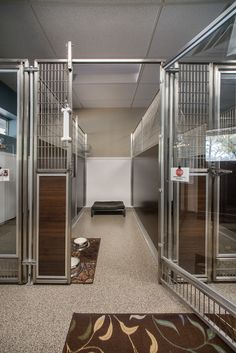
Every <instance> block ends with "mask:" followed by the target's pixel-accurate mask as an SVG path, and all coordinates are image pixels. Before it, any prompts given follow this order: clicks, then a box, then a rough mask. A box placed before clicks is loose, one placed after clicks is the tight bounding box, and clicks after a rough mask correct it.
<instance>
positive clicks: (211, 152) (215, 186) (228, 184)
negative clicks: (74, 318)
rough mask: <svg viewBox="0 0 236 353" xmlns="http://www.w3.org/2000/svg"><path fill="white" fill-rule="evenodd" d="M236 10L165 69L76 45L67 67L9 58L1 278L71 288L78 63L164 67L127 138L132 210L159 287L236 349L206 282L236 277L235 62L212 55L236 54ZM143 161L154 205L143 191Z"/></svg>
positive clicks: (79, 201)
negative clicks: (7, 210)
mask: <svg viewBox="0 0 236 353" xmlns="http://www.w3.org/2000/svg"><path fill="white" fill-rule="evenodd" d="M235 13H236V5H235V4H233V5H232V6H231V7H229V8H228V9H227V10H226V11H225V12H224V13H223V14H222V15H221V16H219V17H218V18H217V19H216V20H215V21H214V22H213V23H212V24H211V25H210V26H209V27H208V28H206V29H205V30H204V31H203V32H201V33H200V35H198V36H197V37H196V38H194V39H193V41H191V42H190V43H189V44H188V45H187V46H186V47H185V48H184V49H183V51H182V52H181V53H179V54H178V55H177V56H176V57H175V58H174V59H173V60H171V61H169V62H167V63H162V62H161V60H158V59H72V52H71V43H70V42H69V43H68V58H67V59H63V60H36V61H35V62H34V65H33V66H30V65H29V62H28V61H27V60H6V59H5V60H1V62H0V74H1V73H2V74H8V73H14V74H15V75H16V82H17V97H16V100H17V113H16V115H17V135H16V136H17V141H16V151H14V153H11V154H12V155H13V156H10V157H11V158H13V157H14V158H13V159H14V161H15V170H16V177H15V180H14V193H15V200H16V202H15V204H16V212H15V215H14V217H13V218H14V219H15V228H14V229H15V231H14V237H13V243H14V244H15V245H14V247H13V250H12V251H9V252H8V251H7V250H6V251H3V252H2V251H1V254H0V281H1V282H15V283H65V284H66V283H70V279H71V276H70V257H71V255H70V247H71V227H72V223H73V222H75V221H76V220H77V218H78V216H79V212H80V210H81V209H82V208H83V207H84V206H85V168H86V167H85V164H86V160H85V159H86V151H87V136H86V133H84V132H83V131H82V130H81V128H80V127H79V125H78V118H77V117H76V116H74V115H73V105H72V78H73V76H72V75H73V64H89V63H90V64H94V63H96V64H104V63H119V64H122V63H126V64H127V63H130V64H131V63H139V64H158V65H161V70H160V77H161V79H160V91H159V93H158V94H157V96H156V97H155V98H154V100H153V102H152V104H151V106H150V107H149V108H148V110H147V112H146V114H145V115H144V117H143V119H142V120H141V122H140V124H139V125H138V127H137V128H136V130H135V131H134V133H133V134H132V138H131V150H132V160H133V163H132V201H133V206H134V209H135V211H136V213H137V215H138V217H139V218H140V220H141V222H142V223H143V225H144V228H146V229H147V226H146V225H147V222H146V218H145V212H146V211H145V209H146V210H148V212H149V213H151V214H152V217H153V220H155V224H154V226H153V227H154V228H155V230H154V231H153V227H152V229H150V230H147V232H148V234H149V236H150V238H151V241H152V243H153V244H154V247H156V249H158V256H159V281H160V282H161V283H162V284H163V285H165V286H166V287H168V288H169V289H171V290H172V291H173V292H175V293H176V294H177V295H178V296H179V297H181V298H182V299H183V300H184V301H185V302H186V303H187V304H188V305H190V307H191V308H192V309H193V310H194V311H195V312H196V313H197V314H198V315H199V316H201V317H202V318H203V319H204V320H205V321H206V322H207V323H208V324H209V325H211V326H212V327H213V328H214V329H216V330H217V332H218V333H219V334H220V335H221V337H222V338H223V339H225V340H226V341H227V342H228V343H229V344H230V345H231V346H232V347H234V348H235V327H234V320H235V306H234V305H233V304H231V303H230V302H228V301H227V300H225V299H224V298H223V297H222V296H220V295H219V294H217V293H216V292H214V291H213V290H212V289H210V288H209V287H208V286H207V285H206V284H204V281H214V282H217V281H235V280H236V247H235V243H236V242H235V232H236V228H235V218H236V211H235V210H236V200H235V192H234V191H235V189H233V188H235V173H236V169H235V166H236V157H235V153H236V149H235V136H236V113H235V112H236V110H235V106H236V101H235V87H236V62H235V61H233V60H229V58H228V57H227V55H224V56H223V57H219V59H218V57H217V55H218V51H217V50H216V51H214V50H213V49H219V48H220V49H221V50H222V51H224V50H225V47H224V46H223V47H222V43H224V40H223V39H225V38H226V37H225V36H227V39H228V41H229V43H230V44H229V46H231V47H230V53H231V54H230V55H235V53H236V51H234V50H235V45H234V46H233V45H231V41H230V38H231V37H233V36H234V40H235V33H236V30H235ZM229 29H230V30H229ZM229 35H231V37H230V38H228V36H229ZM229 46H228V47H227V48H228V49H229ZM204 50H205V54H209V60H207V59H206V58H204V60H203V59H202V58H201V56H200V54H201V53H202V52H203V51H204ZM216 53H217V55H216ZM211 55H212V56H211ZM212 58H214V59H212ZM230 58H232V56H230ZM0 137H1V136H0ZM1 141H2V140H1ZM1 141H0V148H1V149H2V148H4V146H5V145H6V144H5V143H4V141H3V142H1ZM0 153H1V150H0ZM10 157H9V158H10ZM1 163H2V165H1V167H4V168H6V169H7V164H6V165H4V160H3V161H2V160H1ZM143 163H144V164H145V165H147V166H148V168H146V170H145V171H146V172H147V171H148V172H149V176H148V178H149V180H151V182H150V186H151V188H152V189H151V192H150V189H149V190H148V191H147V192H148V193H149V195H151V196H150V198H149V199H147V200H142V195H141V196H140V195H138V194H137V193H138V190H139V189H140V187H139V183H138V181H139V180H140V179H139V178H137V175H139V173H140V170H142V171H143V170H144V168H142V165H143ZM140 166H141V168H140ZM179 173H180V174H179ZM146 177H147V175H143V176H142V178H146ZM1 183H2V185H3V182H1ZM78 186H79V187H78ZM78 189H79V190H80V191H79V192H77V193H76V190H78ZM0 190H1V191H2V189H0ZM4 190H5V189H4ZM152 190H153V192H152ZM4 192H5V194H4V195H7V190H5V191H4ZM143 201H144V202H143ZM145 201H146V203H145ZM143 211H144V212H143ZM152 231H153V232H152ZM200 280H201V281H200ZM212 314H214V315H212Z"/></svg>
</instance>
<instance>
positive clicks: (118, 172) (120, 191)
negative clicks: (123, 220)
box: [86, 157, 131, 207]
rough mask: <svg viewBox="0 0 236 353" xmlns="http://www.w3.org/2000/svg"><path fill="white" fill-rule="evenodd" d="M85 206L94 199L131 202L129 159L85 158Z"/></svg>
mask: <svg viewBox="0 0 236 353" xmlns="http://www.w3.org/2000/svg"><path fill="white" fill-rule="evenodd" d="M86 187H87V190H86V192H87V204H86V206H87V207H91V206H92V205H93V203H94V202H95V201H123V202H124V204H125V206H126V207H129V206H130V204H131V159H130V158H128V157H127V158H125V157H117V158H115V157H104V158H101V157H100V158H99V157H94V158H87V186H86Z"/></svg>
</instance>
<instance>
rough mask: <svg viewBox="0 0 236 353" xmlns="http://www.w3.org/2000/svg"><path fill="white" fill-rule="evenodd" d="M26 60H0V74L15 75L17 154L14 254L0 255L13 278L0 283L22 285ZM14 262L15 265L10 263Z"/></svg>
mask: <svg viewBox="0 0 236 353" xmlns="http://www.w3.org/2000/svg"><path fill="white" fill-rule="evenodd" d="M27 65H28V61H27V60H21V59H16V60H13V59H2V60H1V61H0V72H4V73H14V72H15V73H16V75H17V131H16V135H17V152H16V253H15V254H2V255H0V259H2V260H1V266H0V267H2V266H3V268H4V263H5V264H6V268H7V271H8V269H9V271H10V272H12V273H14V274H15V275H14V276H11V275H10V272H9V271H8V272H9V276H1V269H0V283H1V282H4V283H5V282H8V283H19V284H20V283H22V282H23V281H24V270H23V268H22V259H23V257H24V255H25V248H24V236H25V229H26V224H25V222H24V216H23V215H24V207H25V202H26V200H25V199H24V189H23V178H24V172H25V165H24V152H25V151H24V147H23V146H24V143H25V136H24V126H25V119H26V117H27V112H28V102H29V101H28V93H27V77H26V76H27V75H26V74H25V72H24V68H25V66H27ZM12 261H13V262H14V261H15V265H14V264H13V263H12ZM3 273H4V270H3Z"/></svg>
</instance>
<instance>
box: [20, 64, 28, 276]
mask: <svg viewBox="0 0 236 353" xmlns="http://www.w3.org/2000/svg"><path fill="white" fill-rule="evenodd" d="M28 66H29V63H28V61H27V62H26V63H25V64H24V67H25V68H26V67H28ZM23 120H24V121H23V137H22V139H23V166H22V183H21V185H20V187H22V194H21V195H22V211H23V216H22V241H23V256H22V257H23V258H22V260H23V261H24V260H26V259H27V258H28V181H27V180H28V134H29V73H28V72H24V113H23ZM22 281H23V282H25V281H27V268H26V267H25V266H24V268H23V278H22Z"/></svg>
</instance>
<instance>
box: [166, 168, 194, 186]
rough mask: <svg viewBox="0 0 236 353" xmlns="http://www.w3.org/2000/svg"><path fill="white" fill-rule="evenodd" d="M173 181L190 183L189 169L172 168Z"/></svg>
mask: <svg viewBox="0 0 236 353" xmlns="http://www.w3.org/2000/svg"><path fill="white" fill-rule="evenodd" d="M170 175H171V181H180V182H183V183H189V168H182V167H174V168H171V173H170Z"/></svg>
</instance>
